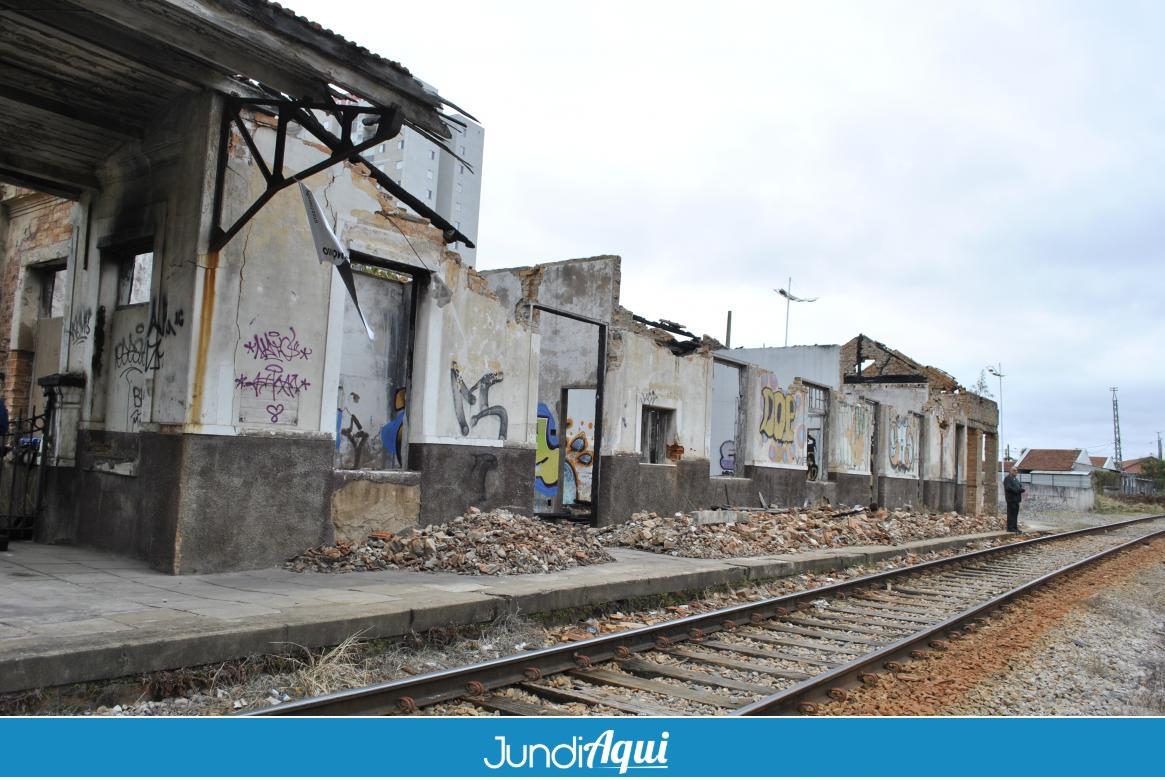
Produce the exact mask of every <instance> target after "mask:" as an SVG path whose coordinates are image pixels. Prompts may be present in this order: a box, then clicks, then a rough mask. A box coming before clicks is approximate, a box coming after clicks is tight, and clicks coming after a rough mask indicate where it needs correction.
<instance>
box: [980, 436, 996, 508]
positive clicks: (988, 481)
mask: <svg viewBox="0 0 1165 780" xmlns="http://www.w3.org/2000/svg"><path fill="white" fill-rule="evenodd" d="M984 436H985V437H986V455H985V457H984V458H983V467H984V468H985V469H991V473H990V474H987V473H984V474H983V507H982V511H983V514H987V515H998V514H999V508H998V506H999V476H998V475H997V474H996V473H995V468H996V466H997V464H998V463H999V437H998V436H997V435H995V434H994V433H986V434H984Z"/></svg>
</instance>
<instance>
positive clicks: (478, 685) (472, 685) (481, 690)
mask: <svg viewBox="0 0 1165 780" xmlns="http://www.w3.org/2000/svg"><path fill="white" fill-rule="evenodd" d="M465 690H467V691H469V694H470V695H471V696H483V695H485V683H483V682H482V681H481V680H470V681H469V682H467V683H466V684H465Z"/></svg>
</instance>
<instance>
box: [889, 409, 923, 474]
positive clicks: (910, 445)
mask: <svg viewBox="0 0 1165 780" xmlns="http://www.w3.org/2000/svg"><path fill="white" fill-rule="evenodd" d="M888 419H889V426H888V428H887V431H886V437H887V439H888V441H887V443H886V455H887V457H888V458H889V460H890V468H892V469H893V470H894V471H897V472H901V473H912V472H914V470H915V468H916V465H917V464H916V461H915V456H916V453H917V451H918V418H917V417H915V416H914V415H913V414H909V413H907V414H898V413H897V412H891V413H890V414H889V415H888Z"/></svg>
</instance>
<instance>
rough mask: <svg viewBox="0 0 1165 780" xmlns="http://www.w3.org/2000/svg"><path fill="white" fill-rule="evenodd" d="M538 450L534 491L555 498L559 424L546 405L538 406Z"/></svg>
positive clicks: (559, 460) (536, 453)
mask: <svg viewBox="0 0 1165 780" xmlns="http://www.w3.org/2000/svg"><path fill="white" fill-rule="evenodd" d="M537 435H538V438H537V449H536V451H535V454H534V489H535V490H536V491H538V493H539V494H540V495H543V496H546V497H548V498H553V497H554V496H555V495H557V494H558V469H559V464H560V463H561V456H560V454H559V452H558V423H557V422H556V421H555V420H554V412H552V411H550V407H549V406H547V405H546V404H544V403H539V404H538V423H537Z"/></svg>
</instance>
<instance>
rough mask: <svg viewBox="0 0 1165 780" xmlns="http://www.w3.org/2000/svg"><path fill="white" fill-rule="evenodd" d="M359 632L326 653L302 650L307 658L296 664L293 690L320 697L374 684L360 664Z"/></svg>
mask: <svg viewBox="0 0 1165 780" xmlns="http://www.w3.org/2000/svg"><path fill="white" fill-rule="evenodd" d="M362 633H363V632H360V633H357V634H353V635H352V636H350V637H348V638H347V639H345V640H344V641H343V642H341V643H340V644H338V645H336V646H335V647H333V648H330V649H328V650H320V651H318V652H314V651H312V650H309V649H307V648H304V647H301V648H300V649H301V650H302V651H303V652H304V653H305V654H306V656H307V658H306V660H303V661H299V662H298V663H299V668H298V669H296V670H295V671H294V672H293V673H292V676H293V678H294V680H295V687H296V688H298V689H299V690H302V691H303V692H304V693H305V694H306V695H308V696H319V695H320V694H323V693H329V692H331V691H335V690H339V689H341V688H356V687H359V686H362V685H368V684H369V683H371V682H373V676H372V673H371V672H370V671H369V670H368V668H367V667H366V666H365V664H364V661H363V652H362V651H363V643H362V642H361V640H360V636H361V634H362Z"/></svg>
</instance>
